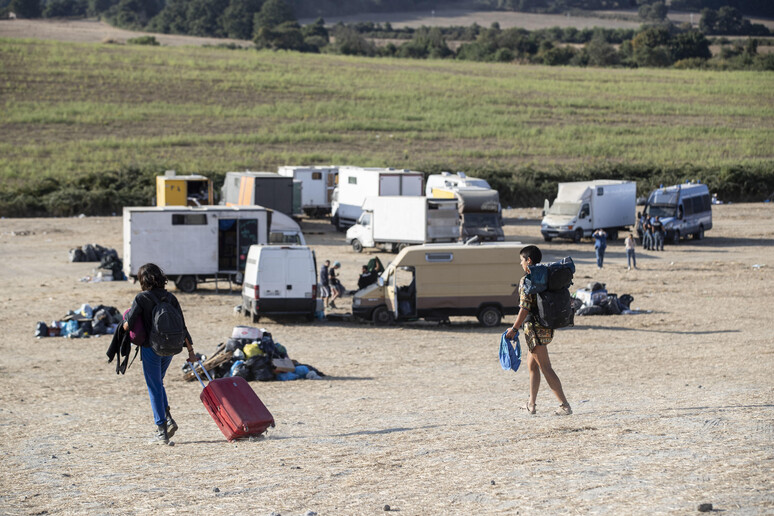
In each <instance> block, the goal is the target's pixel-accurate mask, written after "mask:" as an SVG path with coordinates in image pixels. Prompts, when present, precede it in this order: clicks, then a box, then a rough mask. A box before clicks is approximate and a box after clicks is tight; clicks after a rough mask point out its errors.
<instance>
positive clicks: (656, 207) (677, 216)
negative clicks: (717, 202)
mask: <svg viewBox="0 0 774 516" xmlns="http://www.w3.org/2000/svg"><path fill="white" fill-rule="evenodd" d="M643 212H644V213H645V215H646V216H647V217H648V218H653V217H655V216H658V217H659V220H660V221H661V223H662V224H663V225H664V230H665V231H666V240H667V242H672V243H673V244H677V243H679V242H680V237H687V236H688V235H691V236H692V237H693V239H694V240H701V239H703V238H704V232H705V231H707V230H708V229H711V228H712V200H711V199H710V194H709V188H707V185H704V184H701V183H685V184H682V185H674V186H667V187H664V188H658V189H656V190H653V191H652V192H651V193H650V195H649V196H648V202H647V203H646V204H645V208H644V210H643ZM637 233H638V234H639V235H640V238H642V228H641V227H640V225H639V223H638V226H637Z"/></svg>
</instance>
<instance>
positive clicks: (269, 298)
mask: <svg viewBox="0 0 774 516" xmlns="http://www.w3.org/2000/svg"><path fill="white" fill-rule="evenodd" d="M316 271H317V262H316V259H315V255H314V251H312V250H311V249H310V248H309V247H307V246H302V245H291V246H278V245H253V246H250V251H249V252H248V254H247V266H246V267H245V277H244V283H243V284H242V313H243V314H244V315H245V316H249V315H252V318H253V322H258V320H259V319H260V317H261V316H263V315H283V314H301V315H305V316H306V317H307V319H309V320H312V319H313V318H314V312H315V305H316V302H317V272H316Z"/></svg>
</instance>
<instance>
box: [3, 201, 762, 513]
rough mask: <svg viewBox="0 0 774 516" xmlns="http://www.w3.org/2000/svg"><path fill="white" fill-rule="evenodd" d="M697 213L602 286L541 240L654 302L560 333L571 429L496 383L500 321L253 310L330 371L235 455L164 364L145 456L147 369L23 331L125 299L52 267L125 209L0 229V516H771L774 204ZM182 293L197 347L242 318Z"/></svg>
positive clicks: (278, 405) (506, 376)
mask: <svg viewBox="0 0 774 516" xmlns="http://www.w3.org/2000/svg"><path fill="white" fill-rule="evenodd" d="M714 214H715V227H714V228H713V229H712V230H711V231H709V232H708V233H707V239H706V240H704V241H699V242H692V241H687V242H683V243H681V244H680V245H679V246H668V247H667V249H666V251H664V252H658V253H657V252H644V251H639V252H638V259H639V263H640V270H637V271H631V272H627V271H626V269H625V255H624V252H623V245H622V243H621V242H615V243H613V244H612V245H611V246H610V247H609V248H608V252H607V259H606V266H605V268H604V269H602V270H601V271H600V270H597V268H596V265H595V263H594V258H593V249H592V246H591V244H590V243H588V242H585V243H581V244H572V243H569V242H567V243H562V242H556V241H555V242H553V243H551V244H545V245H543V248H544V250H545V255H546V258H547V259H548V260H551V259H555V258H558V257H561V256H564V255H567V254H570V255H572V256H573V258H574V260H575V262H576V264H577V265H578V270H577V273H576V282H575V283H576V286H578V287H580V286H585V285H586V284H587V283H589V282H590V281H592V280H595V281H601V282H604V283H606V284H607V286H608V289H609V291H610V292H615V293H618V294H619V295H620V294H624V293H629V294H632V295H633V296H634V303H633V307H635V308H639V309H642V310H650V311H652V313H648V314H641V315H621V316H597V317H587V318H578V319H576V323H577V324H576V326H575V327H574V328H571V329H566V330H561V331H558V333H557V336H556V339H555V341H554V342H553V343H552V344H551V345H550V347H549V350H550V352H551V356H552V359H553V364H554V367H555V368H556V370H557V372H558V374H559V375H560V377H561V379H562V382H563V384H564V388H565V391H566V393H567V395H568V398H569V400H570V402H571V403H572V405H573V408H574V410H575V415H573V416H571V417H565V418H559V417H556V416H553V415H552V412H553V409H554V407H555V406H556V405H557V402H556V401H555V399H554V398H553V396H552V395H551V393H550V391H549V390H548V389H547V388H546V386H545V383H543V384H542V387H543V388H542V390H541V392H540V394H539V396H538V403H537V409H538V413H537V415H535V416H528V415H526V414H525V413H524V412H521V411H520V410H519V406H520V405H522V404H523V403H524V401H525V400H526V398H527V393H528V375H527V371H526V370H525V367H524V366H523V367H522V369H520V370H519V371H518V372H516V373H513V372H505V371H502V370H501V369H500V366H499V363H498V361H497V349H498V339H499V335H500V333H501V332H502V331H504V330H505V329H506V328H507V326H506V325H505V323H504V324H503V326H502V327H500V328H495V329H484V328H482V327H480V326H478V324H477V322H476V321H475V319H473V318H470V319H465V318H456V319H454V318H453V319H452V324H451V326H438V325H436V324H434V323H428V322H417V323H411V324H405V325H402V326H394V327H388V328H377V327H374V326H372V325H370V324H366V323H346V322H332V321H317V322H314V323H306V322H303V321H300V320H295V319H286V320H276V321H275V320H271V319H265V320H261V323H260V325H261V326H264V327H266V328H267V329H269V330H270V331H271V332H272V334H273V335H274V337H275V339H276V340H277V341H279V342H281V343H282V344H284V345H285V346H286V347H287V348H288V350H289V352H290V355H291V357H292V358H295V359H297V360H300V361H302V362H306V363H309V364H312V365H314V366H316V367H317V368H319V369H320V370H322V371H323V372H324V373H326V374H327V375H328V376H327V377H326V378H325V379H322V380H302V381H295V382H269V383H258V382H253V383H252V384H251V385H252V386H253V388H254V389H255V390H256V392H257V393H258V394H259V396H260V397H261V398H262V399H263V400H264V401H265V403H266V405H267V406H268V407H269V409H270V410H271V411H272V413H273V414H274V416H275V418H276V421H277V427H276V429H273V430H272V431H271V432H270V433H269V435H268V437H267V438H266V439H263V440H260V441H255V442H238V443H228V442H227V441H225V440H224V439H223V436H222V434H221V433H220V432H219V430H218V429H217V427H216V426H215V424H214V423H213V421H212V420H211V418H210V416H209V415H208V414H207V412H206V411H205V409H204V407H203V406H202V404H201V402H200V401H199V399H198V395H199V391H200V387H199V385H198V383H188V382H185V381H183V380H182V379H181V375H180V367H181V365H182V364H183V358H182V356H177V357H175V358H174V360H173V362H172V365H171V367H170V370H169V373H168V375H167V382H166V383H167V392H168V394H169V398H170V405H171V407H172V411H173V413H174V414H175V417H176V419H177V421H178V423H179V425H180V430H179V431H178V434H177V435H176V436H175V438H174V441H175V443H176V445H175V446H173V447H160V446H157V445H148V444H146V443H147V441H148V438H149V436H150V434H151V431H152V428H153V421H152V417H151V410H150V407H149V403H148V395H147V392H146V390H145V384H144V381H143V378H142V366H141V364H140V362H139V361H138V362H137V363H135V364H134V365H133V366H132V367H131V369H130V370H129V371H128V373H127V374H126V376H117V375H116V374H115V370H114V366H113V364H107V362H106V357H105V354H104V353H105V350H106V349H107V346H108V344H109V337H105V336H102V337H99V338H96V337H95V338H90V339H72V340H70V339H64V338H45V339H36V338H35V337H33V333H34V327H35V323H36V321H48V322H50V321H51V320H53V319H58V318H61V317H62V316H64V315H65V314H66V313H67V311H68V310H71V309H76V308H78V307H79V306H80V305H81V304H82V303H86V302H88V303H90V304H91V305H92V306H94V305H97V304H106V305H112V306H116V307H117V308H119V309H121V310H123V309H125V307H128V304H129V303H130V302H131V300H132V298H133V296H134V295H135V294H136V292H137V289H138V287H137V286H136V285H133V284H132V283H130V282H116V283H83V282H80V281H79V279H80V278H82V277H84V276H86V275H89V274H91V273H92V269H93V267H94V264H84V263H80V264H79V263H69V262H68V258H67V252H68V249H70V248H72V247H76V246H80V245H82V244H85V243H90V242H96V243H99V244H101V245H105V246H109V247H114V248H116V249H118V250H119V252H122V241H121V238H122V237H121V234H122V233H121V219H120V217H112V218H72V219H10V220H9V219H3V220H0V259H2V263H3V264H4V266H3V268H2V270H0V279H1V280H2V283H3V285H4V286H5V287H4V289H3V294H2V305H0V306H2V308H1V309H0V325H2V328H3V337H2V338H1V339H0V356H2V360H0V393H2V394H0V425H1V426H2V454H3V459H4V461H3V462H4V464H3V468H2V471H0V484H1V485H2V486H3V490H2V494H0V513H2V514H43V513H46V512H47V513H54V514H95V513H98V514H122V515H123V514H159V513H178V512H183V511H186V512H191V510H193V511H194V512H196V513H217V514H245V513H249V514H264V515H268V514H272V513H274V514H283V515H304V514H310V512H309V511H313V512H314V513H317V514H321V515H322V514H379V513H383V512H384V511H383V509H384V507H385V505H389V506H390V508H391V510H392V511H400V513H401V514H423V515H424V514H518V513H521V514H538V513H542V514H545V513H562V514H588V513H609V514H613V513H615V514H633V513H645V512H647V513H655V514H665V513H673V514H686V513H691V512H695V511H696V508H697V506H698V504H699V503H705V502H706V503H712V504H714V507H715V509H717V510H721V511H724V513H728V514H764V513H768V514H771V513H772V512H774V494H773V493H774V485H772V479H774V455H773V454H772V450H773V449H774V447H772V444H774V442H773V441H774V417H773V416H774V383H773V382H772V368H773V367H774V338H772V336H771V334H772V329H774V324H772V322H771V315H770V310H769V308H768V304H769V302H768V300H769V298H770V295H769V293H770V290H771V286H772V285H774V281H773V280H774V252H773V249H774V229H772V227H774V205H772V204H755V205H743V204H740V205H722V206H716V207H714ZM506 217H507V218H506V222H507V224H508V225H507V231H506V234H507V237H508V239H509V240H520V241H522V242H525V243H526V242H534V243H541V245H542V240H541V239H540V235H539V211H538V210H508V211H507V212H506ZM303 226H304V230H305V233H306V234H307V236H308V239H309V241H310V244H311V245H312V246H313V247H314V249H315V250H316V253H317V256H318V259H324V258H328V259H331V260H340V261H341V262H342V264H343V268H342V279H343V282H344V283H345V285H348V286H354V285H355V278H356V274H357V268H358V265H359V264H362V263H365V261H366V260H367V259H368V257H369V255H367V254H360V255H358V254H355V253H354V252H353V251H351V250H350V249H349V248H348V247H347V246H346V245H345V244H344V243H343V237H342V235H341V234H340V233H335V232H333V231H332V230H331V226H330V225H329V224H327V223H324V222H305V223H304V225H303ZM380 256H381V257H382V259H383V261H385V263H386V261H389V259H390V256H391V255H388V254H382V255H380ZM503 281H511V280H510V279H508V278H503ZM179 299H180V301H181V304H182V306H183V308H184V311H185V314H186V319H187V321H188V324H189V328H190V330H191V332H192V334H193V337H194V339H195V345H196V349H197V350H198V351H200V352H203V353H211V352H212V350H213V349H214V348H215V346H216V345H217V344H218V343H219V342H223V341H225V340H226V338H227V337H229V336H230V333H231V328H232V327H233V326H234V325H237V324H244V323H245V319H244V318H242V317H241V316H240V315H238V314H235V313H234V306H235V305H237V304H238V303H239V298H238V296H237V295H236V294H228V293H224V292H220V293H216V292H215V291H214V288H213V287H212V286H210V285H207V288H204V289H201V290H200V291H198V292H197V293H194V294H182V293H179ZM347 301H348V300H347ZM340 306H344V307H346V306H347V303H341V305H340ZM345 311H346V309H345V308H340V309H339V310H338V312H339V313H344V312H345ZM216 488H217V489H216Z"/></svg>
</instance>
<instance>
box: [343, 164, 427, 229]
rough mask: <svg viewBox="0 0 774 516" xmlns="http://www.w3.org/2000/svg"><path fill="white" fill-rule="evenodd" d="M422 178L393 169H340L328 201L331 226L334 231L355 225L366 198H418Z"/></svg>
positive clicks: (421, 186)
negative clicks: (333, 227) (394, 196)
mask: <svg viewBox="0 0 774 516" xmlns="http://www.w3.org/2000/svg"><path fill="white" fill-rule="evenodd" d="M423 184H424V175H423V174H422V173H421V172H413V171H411V170H397V169H394V168H362V167H339V175H338V185H337V186H336V189H335V190H334V191H333V197H332V199H331V224H333V225H334V226H336V229H338V230H339V231H343V230H344V229H346V228H348V227H350V226H352V225H354V224H355V223H356V222H357V220H358V218H359V217H360V214H361V213H362V212H363V201H365V199H366V197H376V196H381V195H400V196H416V197H421V196H422V193H423V191H424V190H423Z"/></svg>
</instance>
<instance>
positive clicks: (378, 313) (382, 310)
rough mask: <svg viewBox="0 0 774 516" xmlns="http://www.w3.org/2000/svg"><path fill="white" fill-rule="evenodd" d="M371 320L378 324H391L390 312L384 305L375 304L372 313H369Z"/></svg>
mask: <svg viewBox="0 0 774 516" xmlns="http://www.w3.org/2000/svg"><path fill="white" fill-rule="evenodd" d="M371 320H372V321H373V322H374V324H376V325H378V326H386V325H388V324H392V321H393V317H392V312H390V311H389V310H387V307H386V306H377V307H376V308H375V309H374V313H373V314H371Z"/></svg>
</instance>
